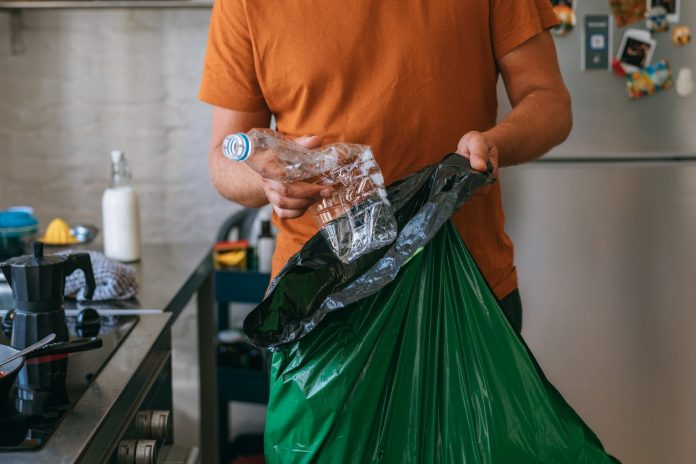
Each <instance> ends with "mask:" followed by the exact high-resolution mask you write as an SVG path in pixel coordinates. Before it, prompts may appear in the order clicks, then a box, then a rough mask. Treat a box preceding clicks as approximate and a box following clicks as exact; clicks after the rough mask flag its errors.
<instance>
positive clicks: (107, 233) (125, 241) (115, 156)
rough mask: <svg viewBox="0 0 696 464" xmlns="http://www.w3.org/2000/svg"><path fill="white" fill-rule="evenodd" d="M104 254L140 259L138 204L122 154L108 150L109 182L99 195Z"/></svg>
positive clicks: (129, 259) (112, 256)
mask: <svg viewBox="0 0 696 464" xmlns="http://www.w3.org/2000/svg"><path fill="white" fill-rule="evenodd" d="M102 219H103V222H104V254H105V255H106V256H107V257H108V258H111V259H115V260H117V261H122V262H133V261H138V260H139V259H140V208H139V206H138V194H137V192H136V191H135V189H134V188H133V185H132V183H131V175H130V171H129V170H128V163H127V162H126V156H125V154H124V153H123V152H122V151H118V150H114V151H112V152H111V185H110V186H109V188H107V189H106V190H105V191H104V196H103V197H102Z"/></svg>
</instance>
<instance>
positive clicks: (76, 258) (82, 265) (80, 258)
mask: <svg viewBox="0 0 696 464" xmlns="http://www.w3.org/2000/svg"><path fill="white" fill-rule="evenodd" d="M78 269H80V270H82V272H84V274H85V282H86V284H87V288H86V289H85V298H86V299H88V300H91V299H92V296H93V295H94V289H95V287H96V283H95V281H94V271H93V270H92V260H91V259H90V257H89V253H75V254H74V255H70V256H69V257H68V260H67V261H66V262H65V276H66V277H67V276H69V275H70V274H72V273H73V272H74V271H76V270H78Z"/></svg>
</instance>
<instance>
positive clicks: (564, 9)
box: [551, 0, 576, 36]
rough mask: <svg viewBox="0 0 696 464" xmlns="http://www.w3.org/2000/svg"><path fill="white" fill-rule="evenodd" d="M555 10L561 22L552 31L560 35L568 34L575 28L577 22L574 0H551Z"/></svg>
mask: <svg viewBox="0 0 696 464" xmlns="http://www.w3.org/2000/svg"><path fill="white" fill-rule="evenodd" d="M551 4H552V5H553V11H555V12H556V17H557V18H558V21H560V24H559V25H558V26H556V27H554V28H553V29H551V32H553V33H554V34H556V35H558V36H564V35H567V34H568V33H569V32H570V31H572V30H573V28H574V27H575V23H576V18H575V11H574V10H573V0H551Z"/></svg>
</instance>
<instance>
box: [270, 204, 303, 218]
mask: <svg viewBox="0 0 696 464" xmlns="http://www.w3.org/2000/svg"><path fill="white" fill-rule="evenodd" d="M273 211H275V213H276V214H277V215H278V217H279V218H281V219H297V218H298V217H300V216H302V215H303V214H304V213H305V211H306V210H297V209H283V208H278V207H277V206H275V205H273Z"/></svg>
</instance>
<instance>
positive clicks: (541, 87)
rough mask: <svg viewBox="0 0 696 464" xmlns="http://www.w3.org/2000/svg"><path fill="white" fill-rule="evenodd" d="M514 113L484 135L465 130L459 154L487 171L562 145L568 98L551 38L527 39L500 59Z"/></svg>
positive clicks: (567, 125)
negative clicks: (487, 167) (490, 163)
mask: <svg viewBox="0 0 696 464" xmlns="http://www.w3.org/2000/svg"><path fill="white" fill-rule="evenodd" d="M498 68H499V69H500V73H501V75H502V77H503V82H504V83H505V88H506V90H507V93H508V96H509V98H510V102H511V103H512V107H513V110H512V111H511V112H510V114H509V115H508V116H507V118H505V120H503V121H502V122H500V123H499V124H498V125H497V126H495V127H494V128H492V129H491V130H489V131H486V132H484V133H479V132H469V133H467V134H466V135H464V137H462V139H461V140H460V142H459V147H458V150H457V151H458V152H459V153H460V154H462V155H464V156H466V157H467V158H470V159H471V165H472V167H473V168H474V169H477V170H480V171H485V170H486V161H487V160H490V161H491V162H492V163H493V165H494V166H495V167H496V168H497V167H498V165H500V166H511V165H515V164H520V163H525V162H527V161H531V160H533V159H536V158H538V157H540V156H541V155H543V154H544V153H546V152H548V151H549V150H550V149H551V148H553V147H555V146H556V145H558V144H560V143H562V142H563V141H564V140H565V139H566V138H567V137H568V134H569V133H570V129H571V127H572V125H573V120H572V112H571V102H570V94H569V93H568V90H567V89H566V87H565V84H564V83H563V78H562V76H561V71H560V69H559V66H558V59H557V57H556V49H555V46H554V43H553V39H552V37H551V34H550V33H548V32H544V33H542V34H538V35H536V36H534V37H533V38H531V39H529V40H528V41H526V42H525V43H523V44H522V45H520V46H519V47H517V48H515V49H514V50H513V51H511V52H510V53H508V54H507V55H505V56H503V57H502V58H501V59H500V60H498Z"/></svg>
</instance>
